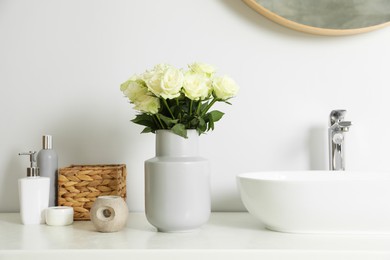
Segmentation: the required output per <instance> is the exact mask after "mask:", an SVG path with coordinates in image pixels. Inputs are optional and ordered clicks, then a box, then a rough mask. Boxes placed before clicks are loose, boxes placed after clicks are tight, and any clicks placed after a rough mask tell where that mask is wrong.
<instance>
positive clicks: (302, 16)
mask: <svg viewBox="0 0 390 260" xmlns="http://www.w3.org/2000/svg"><path fill="white" fill-rule="evenodd" d="M243 1H244V2H245V3H246V4H248V5H249V6H250V7H252V8H253V9H254V10H256V11H257V12H259V13H260V14H262V15H264V16H265V17H267V18H269V19H271V20H272V21H274V22H277V23H279V24H281V25H283V26H286V27H289V28H291V29H294V30H297V31H302V32H307V33H312V34H320V35H348V34H356V33H363V32H368V31H372V30H375V29H378V28H381V27H384V26H386V25H388V24H389V23H390V1H389V0H315V1H313V0H243Z"/></svg>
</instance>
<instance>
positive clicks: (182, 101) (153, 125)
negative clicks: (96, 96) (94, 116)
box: [120, 63, 238, 138]
mask: <svg viewBox="0 0 390 260" xmlns="http://www.w3.org/2000/svg"><path fill="white" fill-rule="evenodd" d="M120 89H121V91H122V92H123V93H124V95H125V96H126V97H127V98H128V99H129V100H130V103H132V104H134V109H135V110H138V111H139V112H140V113H139V114H137V115H136V117H135V118H134V119H133V120H131V121H132V122H134V123H136V124H140V125H143V126H145V129H144V130H143V131H142V133H148V132H152V133H155V132H156V130H159V129H168V130H171V131H172V132H174V133H175V134H178V135H180V136H182V137H185V138H186V137H187V129H196V130H197V132H198V133H199V134H202V133H205V132H206V131H209V130H213V129H214V123H215V122H217V121H218V120H220V119H221V118H222V116H223V115H224V113H222V112H221V111H218V110H211V107H212V106H213V105H214V104H215V103H216V102H224V103H227V104H230V103H229V102H228V100H229V99H230V98H232V97H234V96H235V95H236V94H237V92H238V86H237V85H236V83H235V82H234V81H233V80H232V79H231V78H229V77H227V76H223V77H221V76H216V75H215V69H214V67H213V66H211V65H208V64H204V63H193V64H190V65H188V70H182V69H177V68H175V67H173V66H171V65H167V64H159V65H156V66H155V67H154V68H153V69H152V70H148V71H146V72H144V73H143V74H141V75H134V76H132V77H131V78H130V79H129V80H127V81H126V82H124V83H123V84H121V86H120Z"/></svg>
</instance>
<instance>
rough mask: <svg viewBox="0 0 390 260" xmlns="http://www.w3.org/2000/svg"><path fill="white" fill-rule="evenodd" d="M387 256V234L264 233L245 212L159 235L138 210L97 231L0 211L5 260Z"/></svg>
mask: <svg viewBox="0 0 390 260" xmlns="http://www.w3.org/2000/svg"><path fill="white" fill-rule="evenodd" d="M34 257H35V258H36V259H38V258H39V260H43V259H51V260H52V259H55V260H62V259H64V260H65V259H66V260H75V259H94V260H100V259H105V260H107V259H108V258H112V259H113V260H114V259H115V260H117V259H137V260H138V259H145V260H148V259H159V260H162V259H169V260H175V259H180V260H181V259H185V260H191V259H197V260H199V258H200V257H201V258H202V260H205V259H216V258H222V257H225V259H260V258H261V259H299V260H302V259H354V260H356V259H370V260H371V259H390V235H314V234H288V233H279V232H274V231H269V230H267V229H265V228H264V225H263V224H262V223H260V222H258V221H257V220H256V219H255V218H254V217H252V216H251V215H249V213H243V212H241V213H212V215H211V217H210V220H209V222H208V223H207V224H206V225H204V226H203V227H202V228H201V229H199V230H197V231H194V232H190V233H159V232H156V229H155V228H153V227H152V226H151V225H150V224H149V223H148V222H147V220H146V218H145V215H144V214H143V213H131V214H130V216H129V220H128V224H127V227H126V228H125V229H123V230H121V231H119V232H116V233H99V232H96V231H95V229H94V226H93V225H92V223H91V222H89V221H85V222H83V221H78V222H74V224H73V225H70V226H65V227H53V226H47V225H30V226H25V225H22V224H21V222H20V217H19V214H17V213H2V214H0V260H8V259H12V260H15V259H32V258H34Z"/></svg>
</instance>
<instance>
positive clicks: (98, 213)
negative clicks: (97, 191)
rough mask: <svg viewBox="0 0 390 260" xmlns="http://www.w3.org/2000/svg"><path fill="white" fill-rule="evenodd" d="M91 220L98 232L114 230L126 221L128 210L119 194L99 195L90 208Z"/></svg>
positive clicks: (120, 227) (122, 225)
mask: <svg viewBox="0 0 390 260" xmlns="http://www.w3.org/2000/svg"><path fill="white" fill-rule="evenodd" d="M90 213H91V214H90V215H91V221H92V223H93V225H94V226H95V228H96V230H97V231H99V232H116V231H119V230H121V229H122V228H123V227H124V226H125V225H126V222H127V217H128V215H129V210H128V207H127V204H126V202H125V200H124V199H123V198H122V197H120V196H100V197H98V198H97V199H96V201H95V202H94V203H93V205H92V208H91V212H90Z"/></svg>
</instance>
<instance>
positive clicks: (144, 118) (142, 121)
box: [131, 114, 157, 129]
mask: <svg viewBox="0 0 390 260" xmlns="http://www.w3.org/2000/svg"><path fill="white" fill-rule="evenodd" d="M131 122H133V123H135V124H138V125H143V126H147V127H150V128H151V129H156V128H157V126H156V123H155V121H154V119H153V116H152V115H148V114H139V115H136V117H135V118H134V119H132V120H131Z"/></svg>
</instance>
